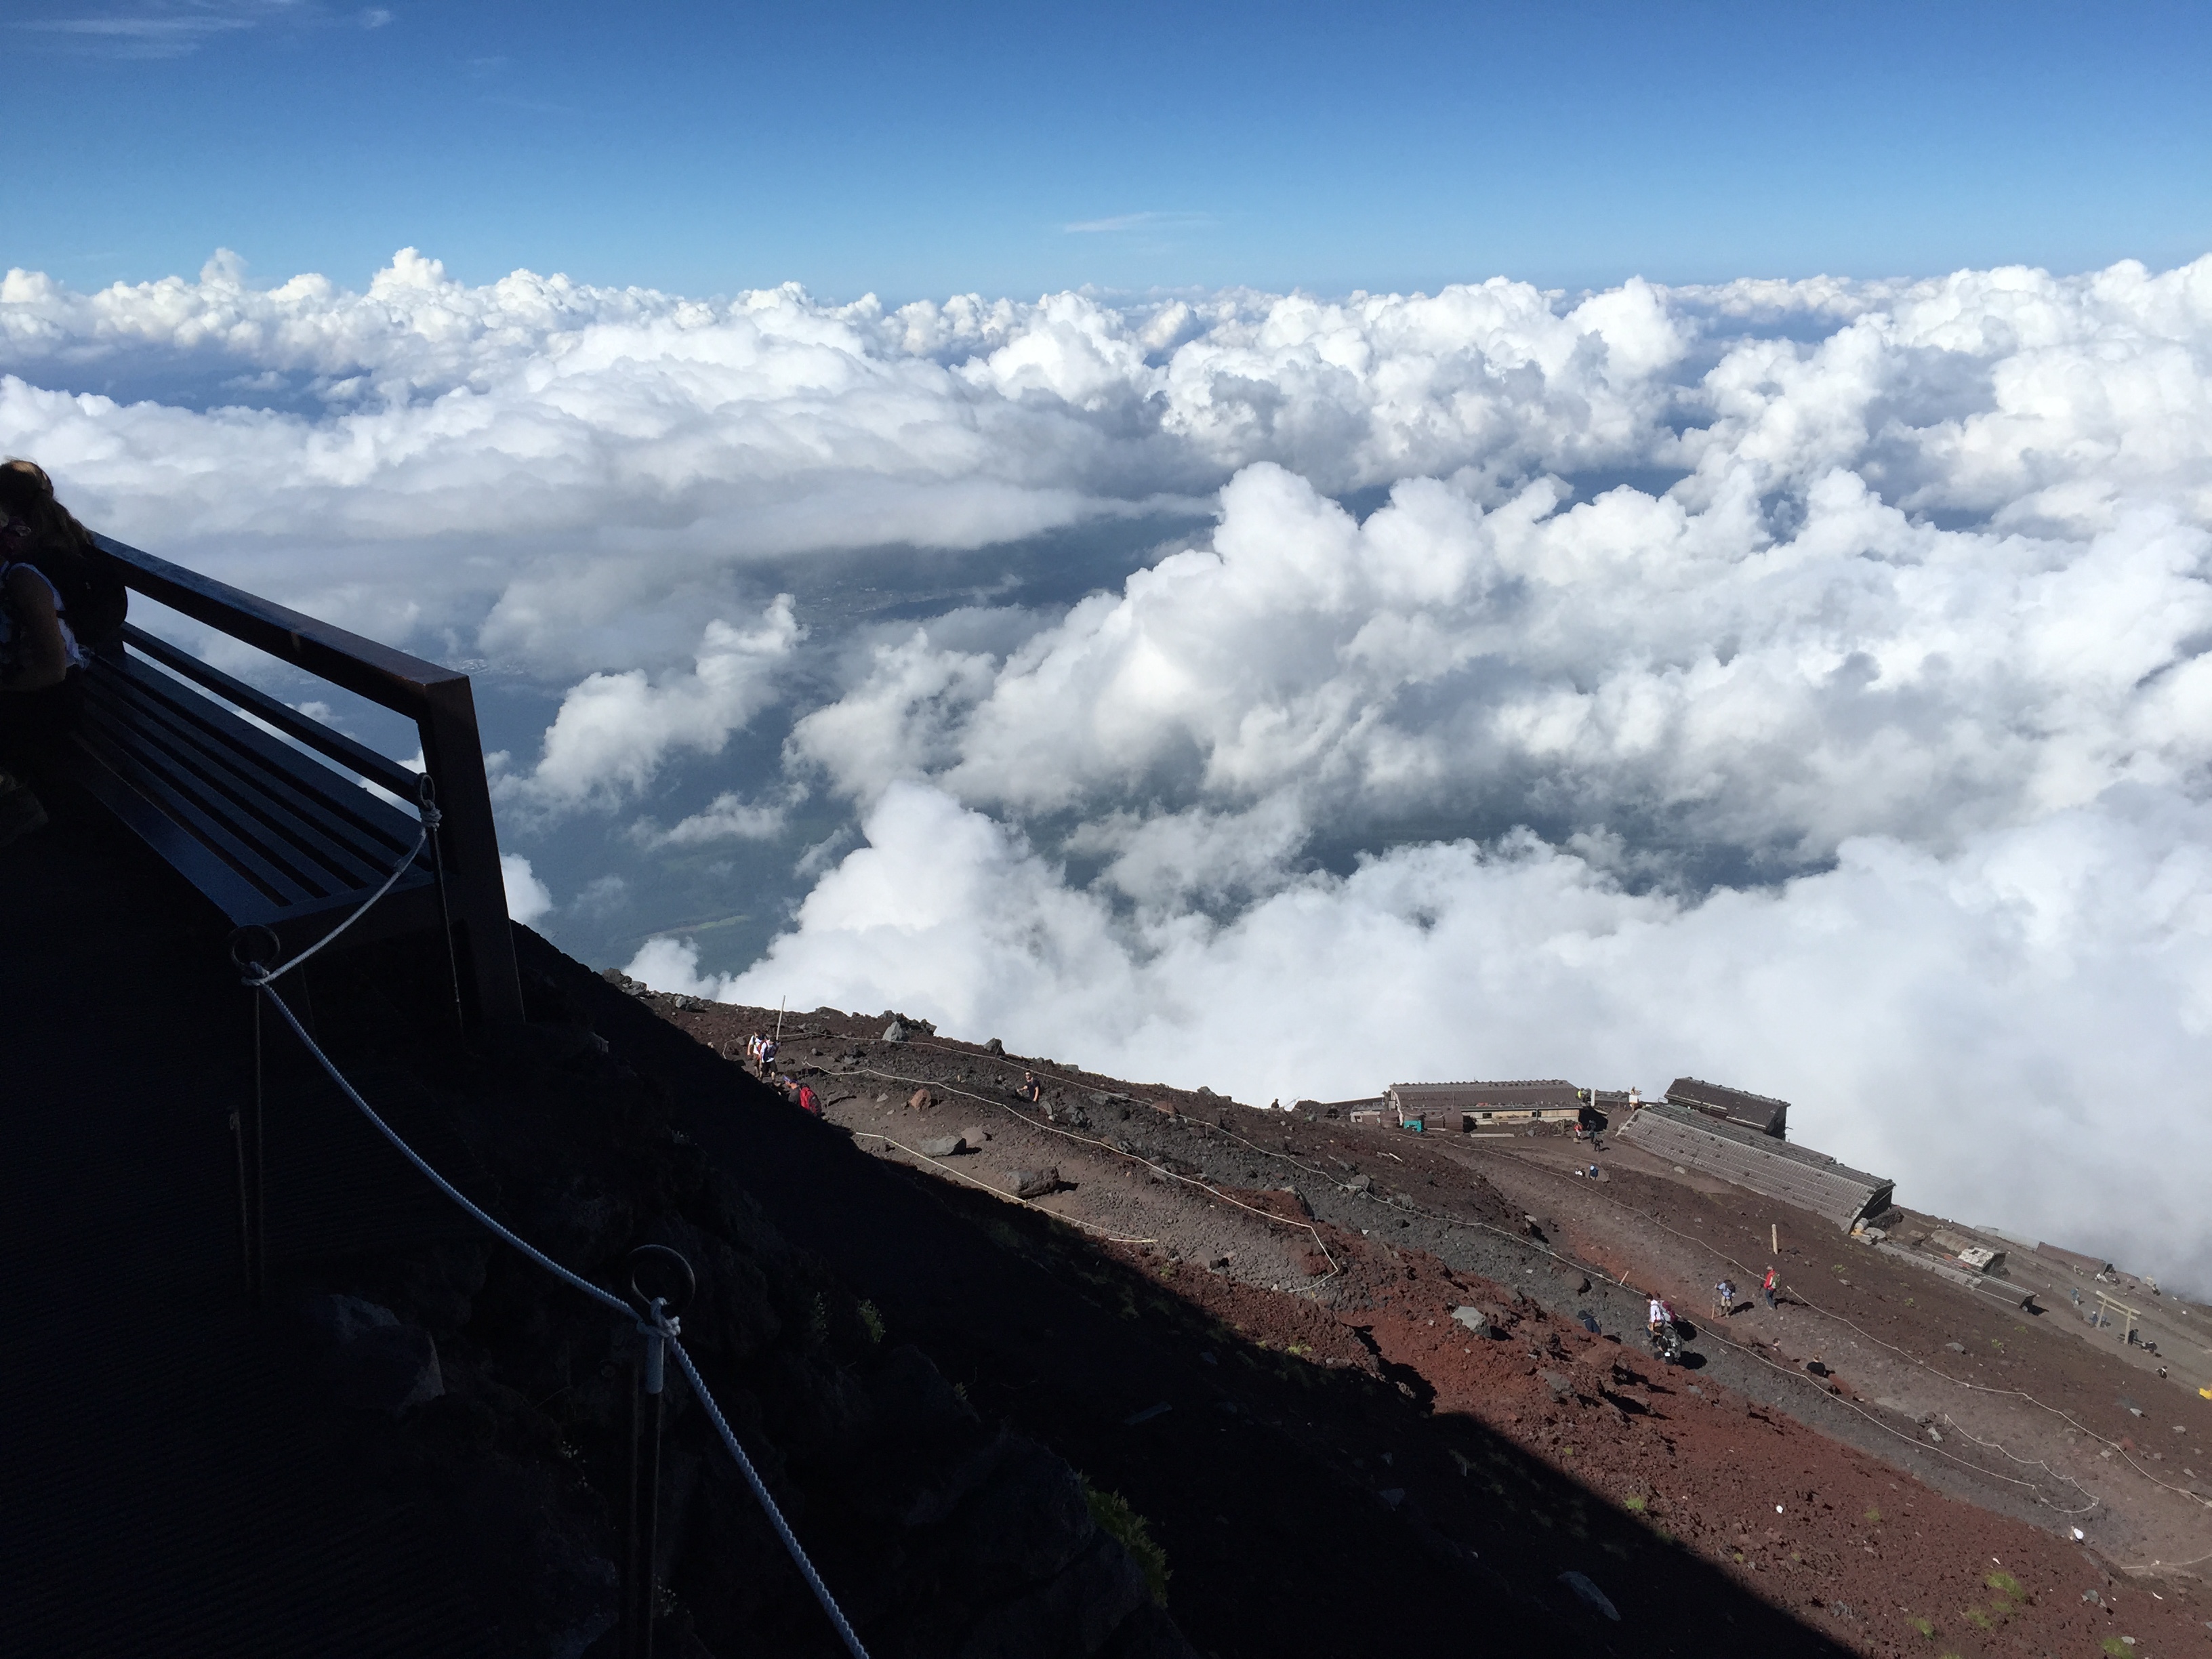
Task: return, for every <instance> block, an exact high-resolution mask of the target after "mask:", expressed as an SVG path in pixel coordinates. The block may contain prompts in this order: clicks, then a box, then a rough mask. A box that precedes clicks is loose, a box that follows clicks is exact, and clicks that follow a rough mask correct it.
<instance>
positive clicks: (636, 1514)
mask: <svg viewBox="0 0 2212 1659" xmlns="http://www.w3.org/2000/svg"><path fill="white" fill-rule="evenodd" d="M629 1270H630V1271H629V1287H630V1291H631V1293H632V1294H633V1295H634V1296H635V1298H636V1299H637V1301H638V1302H639V1303H640V1304H641V1305H642V1306H643V1308H644V1309H645V1316H644V1317H643V1318H641V1320H639V1321H638V1326H637V1328H638V1334H639V1335H640V1336H641V1338H642V1339H643V1340H644V1346H643V1349H642V1352H641V1355H640V1357H639V1363H638V1364H637V1366H636V1367H635V1370H634V1371H633V1372H632V1385H631V1389H630V1417H629V1529H628V1535H627V1538H626V1540H625V1542H626V1544H627V1546H628V1550H627V1553H628V1555H629V1560H628V1561H627V1562H626V1563H625V1565H626V1567H627V1568H628V1571H626V1572H625V1574H624V1575H623V1591H624V1593H625V1596H626V1599H627V1602H628V1617H627V1618H626V1620H624V1622H625V1623H626V1624H627V1625H628V1626H629V1643H628V1647H629V1659H653V1624H654V1622H655V1621H656V1620H658V1619H659V1614H660V1573H659V1565H660V1564H659V1549H660V1430H661V1419H662V1407H663V1403H664V1401H665V1397H666V1396H665V1382H666V1378H667V1370H668V1366H667V1359H668V1339H669V1338H670V1337H671V1336H673V1335H674V1334H676V1333H677V1332H678V1330H680V1329H681V1328H682V1327H681V1326H680V1325H679V1324H678V1322H677V1318H676V1316H677V1314H678V1313H679V1312H680V1311H681V1310H683V1309H684V1308H685V1307H687V1306H689V1305H690V1300H691V1296H692V1292H693V1291H696V1289H697V1288H698V1279H696V1276H695V1275H694V1274H693V1273H692V1271H691V1264H690V1262H689V1261H685V1260H684V1258H683V1256H682V1255H679V1254H678V1253H677V1252H676V1251H674V1250H671V1249H669V1248H668V1247H667V1246H666V1245H665V1244H641V1245H640V1246H638V1248H637V1249H635V1250H632V1251H631V1252H630V1253H629ZM641 1396H642V1399H641ZM643 1401H651V1402H652V1404H651V1413H652V1419H653V1421H652V1425H651V1428H650V1430H649V1431H647V1430H646V1429H645V1425H644V1424H643V1422H642V1420H641V1419H643V1418H644V1416H645V1414H646V1407H645V1406H644V1404H643ZM641 1438H642V1440H643V1443H644V1444H643V1449H642V1450H641V1446H640V1441H641ZM641 1488H642V1496H641Z"/></svg>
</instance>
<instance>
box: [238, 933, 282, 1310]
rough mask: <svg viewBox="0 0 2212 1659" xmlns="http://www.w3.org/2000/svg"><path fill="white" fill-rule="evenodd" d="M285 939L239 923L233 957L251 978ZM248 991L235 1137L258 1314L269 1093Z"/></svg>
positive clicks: (256, 1008)
mask: <svg viewBox="0 0 2212 1659" xmlns="http://www.w3.org/2000/svg"><path fill="white" fill-rule="evenodd" d="M256 934H258V935H259V936H260V939H262V940H266V941H267V945H268V948H267V949H266V951H262V950H260V949H259V948H258V941H257V940H256V939H255V937H254V936H255V935H256ZM282 948H283V945H282V942H281V941H280V940H279V939H277V937H276V934H275V933H271V932H270V930H269V929H268V928H266V927H240V928H239V929H237V930H236V931H235V932H234V933H232V934H231V936H230V959H231V961H232V962H233V963H235V964H236V966H237V968H238V970H239V973H240V975H242V976H243V977H245V978H246V979H247V980H248V981H251V980H252V978H253V976H254V975H258V974H260V973H262V972H264V971H265V970H264V969H263V967H262V965H261V961H260V957H262V956H264V955H267V956H272V957H273V956H275V955H276V954H277V953H278V951H280V950H282ZM246 994H247V995H248V996H249V997H251V998H252V1001H253V1098H252V1103H251V1104H250V1105H249V1106H248V1107H246V1109H245V1111H244V1115H243V1120H242V1121H241V1117H240V1113H237V1112H234V1113H232V1114H231V1118H230V1125H231V1136H232V1139H234V1141H235V1143H236V1146H237V1152H238V1225H239V1248H240V1254H241V1255H242V1256H243V1257H244V1259H245V1264H246V1297H247V1298H248V1299H249V1300H250V1301H251V1302H252V1304H253V1310H254V1311H255V1312H256V1313H258V1312H259V1311H261V1308H262V1304H263V1303H264V1300H265V1299H266V1297H267V1295H268V1289H269V1283H268V1270H267V1266H266V1262H267V1256H268V1249H267V1245H268V1233H267V1229H266V1226H265V1218H266V1210H265V1204H264V1175H265V1173H266V1165H265V1164H264V1160H263V1155H262V1154H263V1146H262V1121H263V1118H264V1107H265V1103H266V1101H267V1096H268V1079H267V1076H266V1064H267V1062H266V1058H265V1053H264V1050H265V1046H266V1045H264V1043H263V1042H262V1040H261V996H260V993H259V991H258V988H254V987H251V986H250V985H249V988H248V990H247V992H246Z"/></svg>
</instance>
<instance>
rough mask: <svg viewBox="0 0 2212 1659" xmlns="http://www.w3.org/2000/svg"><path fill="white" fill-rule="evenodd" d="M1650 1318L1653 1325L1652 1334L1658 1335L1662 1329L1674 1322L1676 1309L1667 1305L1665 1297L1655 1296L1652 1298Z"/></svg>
mask: <svg viewBox="0 0 2212 1659" xmlns="http://www.w3.org/2000/svg"><path fill="white" fill-rule="evenodd" d="M1648 1318H1649V1321H1650V1326H1651V1334H1653V1335H1654V1336H1656V1335H1657V1334H1659V1333H1660V1332H1661V1331H1662V1330H1664V1329H1666V1328H1668V1327H1669V1326H1671V1325H1672V1324H1674V1310H1673V1309H1672V1308H1670V1307H1668V1305H1667V1304H1666V1301H1665V1299H1664V1298H1663V1297H1656V1296H1655V1297H1652V1298H1651V1311H1650V1315H1649V1316H1648Z"/></svg>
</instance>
